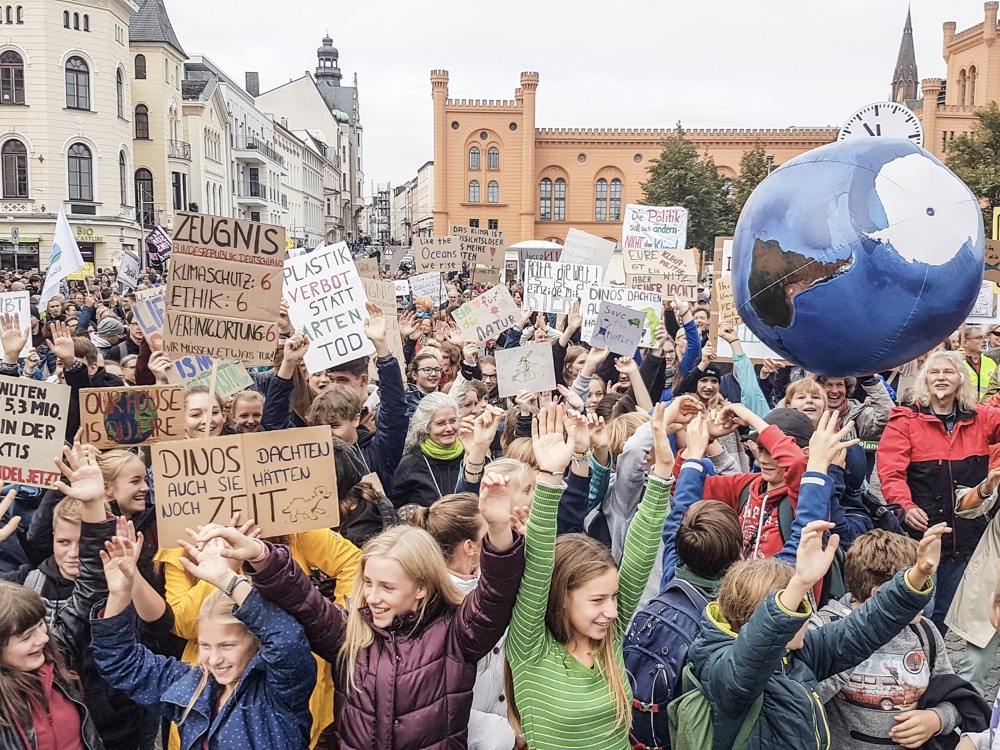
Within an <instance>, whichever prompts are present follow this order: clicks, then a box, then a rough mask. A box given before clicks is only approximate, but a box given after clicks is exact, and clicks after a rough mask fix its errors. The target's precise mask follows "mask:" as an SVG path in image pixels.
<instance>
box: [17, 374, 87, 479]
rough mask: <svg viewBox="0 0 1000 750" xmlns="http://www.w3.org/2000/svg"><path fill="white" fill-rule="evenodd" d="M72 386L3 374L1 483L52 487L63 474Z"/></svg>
mask: <svg viewBox="0 0 1000 750" xmlns="http://www.w3.org/2000/svg"><path fill="white" fill-rule="evenodd" d="M70 391H71V389H70V387H69V386H68V385H62V384H61V383H44V382H42V381H39V380H27V379H25V378H0V443H3V444H4V446H5V447H4V450H2V451H0V483H2V484H28V485H31V486H32V487H44V488H46V489H48V488H49V487H51V486H52V483H53V482H54V481H56V479H58V478H59V472H58V471H57V470H56V468H55V463H54V461H55V460H56V459H61V458H62V448H63V445H64V441H65V439H66V421H67V419H68V418H69V396H70Z"/></svg>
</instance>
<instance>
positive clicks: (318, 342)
mask: <svg viewBox="0 0 1000 750" xmlns="http://www.w3.org/2000/svg"><path fill="white" fill-rule="evenodd" d="M284 279H285V298H286V299H287V300H288V317H289V318H290V319H291V321H292V325H294V326H295V328H296V329H297V330H300V331H303V332H304V333H305V335H306V338H308V339H309V351H308V352H306V357H305V362H306V369H308V370H309V372H310V373H316V372H320V371H321V370H327V369H329V368H331V367H333V366H335V365H339V364H341V363H342V362H348V361H350V360H352V359H357V358H358V357H364V356H367V355H369V354H371V353H372V352H374V351H375V347H374V346H373V345H372V342H371V341H369V340H368V337H367V336H365V318H366V317H367V310H366V309H365V303H366V302H367V301H368V300H367V298H366V297H365V290H364V286H363V285H362V282H361V276H360V274H358V269H357V267H356V266H355V265H354V258H352V257H351V251H350V250H349V249H348V247H347V243H345V242H338V243H337V244H336V245H328V246H326V247H323V248H320V249H317V250H314V251H313V252H311V253H309V254H308V255H299V256H297V257H295V258H288V259H286V260H285V265H284Z"/></svg>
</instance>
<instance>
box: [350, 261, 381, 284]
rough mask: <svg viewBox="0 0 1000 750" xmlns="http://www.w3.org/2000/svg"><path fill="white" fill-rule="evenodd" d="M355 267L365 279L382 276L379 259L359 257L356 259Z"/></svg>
mask: <svg viewBox="0 0 1000 750" xmlns="http://www.w3.org/2000/svg"><path fill="white" fill-rule="evenodd" d="M354 267H355V268H357V269H358V275H359V276H360V277H361V278H363V279H378V278H381V276H380V275H379V272H378V261H377V260H375V258H358V259H357V260H355V261H354Z"/></svg>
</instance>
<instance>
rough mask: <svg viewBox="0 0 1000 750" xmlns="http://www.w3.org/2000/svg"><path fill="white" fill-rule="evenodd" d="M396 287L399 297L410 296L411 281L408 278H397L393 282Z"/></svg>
mask: <svg viewBox="0 0 1000 750" xmlns="http://www.w3.org/2000/svg"><path fill="white" fill-rule="evenodd" d="M392 283H393V285H394V287H395V289H396V296H397V297H409V296H410V282H409V281H407V280H406V279H397V280H396V281H394V282H392Z"/></svg>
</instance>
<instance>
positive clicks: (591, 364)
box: [580, 346, 608, 377]
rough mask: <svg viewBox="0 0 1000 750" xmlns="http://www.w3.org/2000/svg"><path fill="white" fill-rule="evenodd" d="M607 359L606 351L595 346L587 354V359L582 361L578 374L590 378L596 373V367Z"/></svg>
mask: <svg viewBox="0 0 1000 750" xmlns="http://www.w3.org/2000/svg"><path fill="white" fill-rule="evenodd" d="M607 358H608V350H607V349H605V348H603V347H600V346H595V347H594V348H593V349H591V350H590V351H589V352H587V359H586V360H584V363H583V369H582V370H581V371H580V374H581V375H583V376H584V377H590V376H592V375H593V374H594V373H595V372H597V367H598V366H599V365H600V364H601V362H603V361H604V360H606V359H607Z"/></svg>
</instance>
